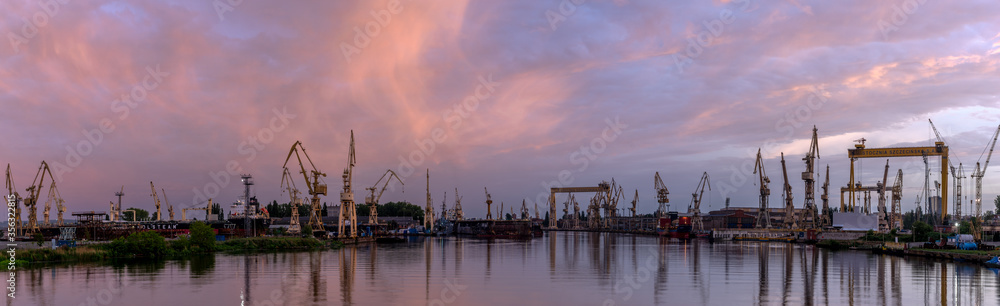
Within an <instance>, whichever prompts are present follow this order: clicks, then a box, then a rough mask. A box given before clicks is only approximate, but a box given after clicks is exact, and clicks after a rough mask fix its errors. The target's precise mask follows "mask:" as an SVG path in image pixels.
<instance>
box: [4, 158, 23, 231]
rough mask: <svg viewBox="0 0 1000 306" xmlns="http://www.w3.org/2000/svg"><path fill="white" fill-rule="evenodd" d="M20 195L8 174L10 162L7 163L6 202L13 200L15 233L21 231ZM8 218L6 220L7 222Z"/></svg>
mask: <svg viewBox="0 0 1000 306" xmlns="http://www.w3.org/2000/svg"><path fill="white" fill-rule="evenodd" d="M21 200H22V199H21V195H20V194H18V193H17V187H14V176H13V175H11V174H10V164H7V204H8V205H9V204H10V203H11V202H14V220H17V221H16V222H17V227H16V228H15V231H17V232H16V233H14V234H15V235H19V234H20V233H21V231H22V230H21ZM9 221H10V220H8V222H9Z"/></svg>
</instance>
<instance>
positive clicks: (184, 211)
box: [133, 199, 212, 221]
mask: <svg viewBox="0 0 1000 306" xmlns="http://www.w3.org/2000/svg"><path fill="white" fill-rule="evenodd" d="M189 210H204V211H205V221H208V216H209V215H211V213H212V199H208V205H207V206H205V207H190V208H181V220H182V221H187V212H188V211H189ZM133 220H134V218H133Z"/></svg>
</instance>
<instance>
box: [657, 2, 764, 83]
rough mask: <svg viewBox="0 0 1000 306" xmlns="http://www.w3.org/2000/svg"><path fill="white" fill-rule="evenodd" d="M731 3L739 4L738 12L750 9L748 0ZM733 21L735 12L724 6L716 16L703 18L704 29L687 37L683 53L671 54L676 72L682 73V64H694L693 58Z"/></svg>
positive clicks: (703, 50)
mask: <svg viewBox="0 0 1000 306" xmlns="http://www.w3.org/2000/svg"><path fill="white" fill-rule="evenodd" d="M733 3H734V4H738V5H739V4H741V5H740V7H739V11H740V12H747V11H749V10H750V0H735V1H733ZM735 21H736V14H735V12H733V10H731V9H729V8H728V7H724V8H722V10H721V11H719V16H718V18H716V19H713V20H703V21H702V22H701V24H702V26H704V27H705V29H704V30H701V31H699V32H698V33H697V34H695V35H694V37H688V38H687V42H688V44H687V47H685V48H684V54H679V52H678V53H674V54H673V55H672V57H673V59H674V66H675V67H677V71H678V73H684V66H688V65H691V64H694V60H695V59H697V58H698V57H699V56H701V55H702V54H704V52H705V49H707V48H709V47H711V46H712V44H713V43H715V39H717V38H719V37H720V36H722V34H724V33H725V32H726V26H727V25H731V24H733V22H735Z"/></svg>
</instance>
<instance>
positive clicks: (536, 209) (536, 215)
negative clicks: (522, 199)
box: [535, 203, 542, 219]
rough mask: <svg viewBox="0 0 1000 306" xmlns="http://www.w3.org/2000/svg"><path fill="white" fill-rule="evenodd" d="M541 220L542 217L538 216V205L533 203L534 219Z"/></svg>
mask: <svg viewBox="0 0 1000 306" xmlns="http://www.w3.org/2000/svg"><path fill="white" fill-rule="evenodd" d="M541 218H542V217H540V216H538V203H535V219H541Z"/></svg>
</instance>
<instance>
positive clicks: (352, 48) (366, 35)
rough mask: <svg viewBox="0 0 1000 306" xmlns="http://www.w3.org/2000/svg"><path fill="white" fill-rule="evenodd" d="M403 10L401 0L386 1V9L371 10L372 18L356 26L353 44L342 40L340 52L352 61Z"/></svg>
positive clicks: (348, 60)
mask: <svg viewBox="0 0 1000 306" xmlns="http://www.w3.org/2000/svg"><path fill="white" fill-rule="evenodd" d="M402 11H403V5H401V4H400V3H399V0H391V1H389V2H388V3H386V6H385V9H382V10H378V11H375V10H371V11H369V12H368V14H369V15H371V20H369V21H368V22H366V23H365V24H364V25H363V26H360V27H357V26H356V27H354V41H353V44H349V43H346V42H340V53H342V54H343V55H344V59H345V60H347V62H348V63H350V62H351V57H352V56H355V55H359V54H361V52H362V51H364V50H365V48H368V46H369V45H371V43H372V39H375V37H377V36H378V35H379V34H382V29H384V28H385V27H388V26H389V24H390V23H392V16H393V15H398V14H399V13H400V12H402Z"/></svg>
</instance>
